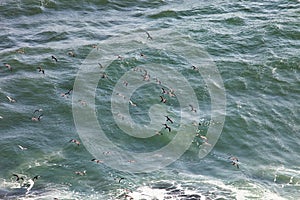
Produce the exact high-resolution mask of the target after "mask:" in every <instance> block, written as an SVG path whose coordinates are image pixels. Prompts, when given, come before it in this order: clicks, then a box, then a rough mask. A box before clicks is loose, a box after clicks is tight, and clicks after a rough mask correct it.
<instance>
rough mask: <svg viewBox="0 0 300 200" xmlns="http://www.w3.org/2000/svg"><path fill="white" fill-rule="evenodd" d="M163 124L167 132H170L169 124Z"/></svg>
mask: <svg viewBox="0 0 300 200" xmlns="http://www.w3.org/2000/svg"><path fill="white" fill-rule="evenodd" d="M163 125H165V129H168V130H169V132H171V127H170V126H168V125H167V124H163Z"/></svg>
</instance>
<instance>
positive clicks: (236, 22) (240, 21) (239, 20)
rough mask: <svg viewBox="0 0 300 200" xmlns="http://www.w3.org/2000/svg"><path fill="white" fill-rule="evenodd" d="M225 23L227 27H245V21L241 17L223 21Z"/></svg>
mask: <svg viewBox="0 0 300 200" xmlns="http://www.w3.org/2000/svg"><path fill="white" fill-rule="evenodd" d="M225 22H226V23H227V24H229V25H235V26H243V25H245V21H244V19H243V18H241V17H231V18H227V19H225Z"/></svg>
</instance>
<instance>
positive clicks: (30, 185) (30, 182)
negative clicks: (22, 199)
mask: <svg viewBox="0 0 300 200" xmlns="http://www.w3.org/2000/svg"><path fill="white" fill-rule="evenodd" d="M39 177H40V176H35V177H33V178H32V179H29V180H28V184H29V187H28V188H27V192H26V194H28V193H29V191H30V190H31V188H32V187H33V185H34V181H35V180H37V179H38V178H39Z"/></svg>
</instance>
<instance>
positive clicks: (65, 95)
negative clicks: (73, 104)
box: [61, 88, 73, 98]
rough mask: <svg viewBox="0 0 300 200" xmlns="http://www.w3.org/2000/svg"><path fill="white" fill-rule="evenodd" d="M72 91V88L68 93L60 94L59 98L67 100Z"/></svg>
mask: <svg viewBox="0 0 300 200" xmlns="http://www.w3.org/2000/svg"><path fill="white" fill-rule="evenodd" d="M72 91H73V88H71V89H69V90H68V92H65V93H62V94H61V96H62V97H67V98H68V95H71V92H72Z"/></svg>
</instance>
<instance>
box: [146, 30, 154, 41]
mask: <svg viewBox="0 0 300 200" xmlns="http://www.w3.org/2000/svg"><path fill="white" fill-rule="evenodd" d="M146 34H147V39H149V40H152V39H153V38H152V37H151V35H150V34H149V33H148V32H147V31H146Z"/></svg>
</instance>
